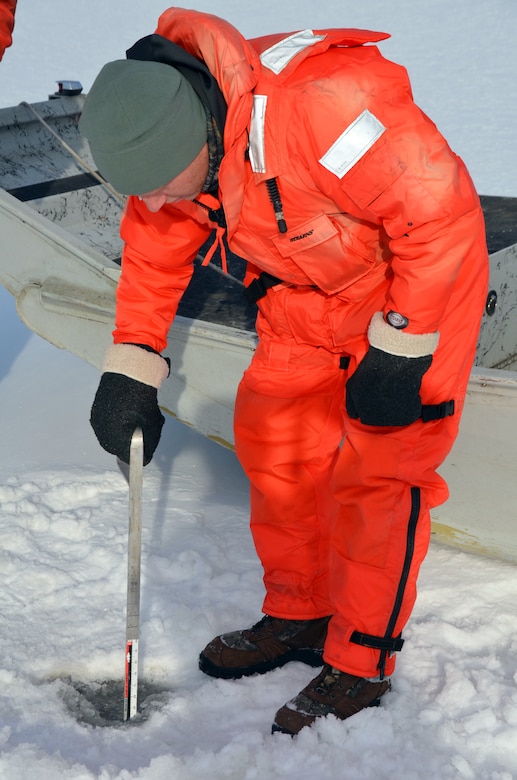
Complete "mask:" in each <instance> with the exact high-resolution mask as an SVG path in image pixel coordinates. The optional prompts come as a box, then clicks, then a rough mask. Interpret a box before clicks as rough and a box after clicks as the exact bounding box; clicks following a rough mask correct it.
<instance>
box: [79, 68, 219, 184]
mask: <svg viewBox="0 0 517 780" xmlns="http://www.w3.org/2000/svg"><path fill="white" fill-rule="evenodd" d="M79 128H80V130H81V132H82V133H83V135H85V136H86V138H87V139H88V142H89V144H90V150H91V153H92V157H93V159H94V161H95V164H96V166H97V167H98V169H99V171H100V173H101V174H102V176H103V177H104V178H105V179H106V180H107V181H109V182H110V184H112V185H113V187H114V188H115V189H116V190H117V191H118V192H120V193H121V194H123V195H144V194H146V193H148V192H152V191H153V190H157V189H159V188H160V187H163V185H164V184H167V183H168V182H169V181H172V179H174V178H176V176H178V174H180V173H181V172H182V171H184V170H185V168H187V167H188V166H189V165H190V163H191V162H192V161H193V160H194V158H195V157H197V155H198V154H199V152H200V151H201V149H202V147H203V145H204V144H205V143H206V142H207V117H206V112H205V109H204V107H203V104H202V103H201V101H200V99H199V98H198V96H197V95H196V93H195V91H194V89H193V88H192V87H191V85H190V84H189V82H188V81H187V80H186V79H185V78H184V77H183V76H182V75H181V74H180V73H179V72H178V71H177V70H176V69H175V68H172V67H171V66H170V65H164V64H162V63H161V62H145V61H141V60H115V62H109V63H108V64H107V65H105V66H104V67H103V68H102V70H101V71H100V73H99V75H98V76H97V78H96V79H95V81H94V83H93V86H92V88H91V90H90V92H89V94H88V96H87V98H86V101H85V104H84V108H83V113H82V117H81V120H80V122H79Z"/></svg>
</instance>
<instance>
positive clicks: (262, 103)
mask: <svg viewBox="0 0 517 780" xmlns="http://www.w3.org/2000/svg"><path fill="white" fill-rule="evenodd" d="M266 106H267V95H253V110H252V112H251V123H250V145H249V153H250V162H251V167H252V170H253V172H254V173H265V172H266V151H265V148H264V127H265V124H266Z"/></svg>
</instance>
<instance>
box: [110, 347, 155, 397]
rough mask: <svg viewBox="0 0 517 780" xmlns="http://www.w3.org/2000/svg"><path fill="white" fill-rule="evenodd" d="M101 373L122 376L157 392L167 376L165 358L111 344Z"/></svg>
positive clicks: (136, 348)
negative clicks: (148, 386) (153, 388)
mask: <svg viewBox="0 0 517 780" xmlns="http://www.w3.org/2000/svg"><path fill="white" fill-rule="evenodd" d="M102 371H103V373H108V372H109V373H111V374H124V375H125V376H128V377H130V378H131V379H136V381H137V382H142V384H144V385H150V386H151V387H155V388H156V389H157V390H158V388H159V387H160V385H161V383H162V382H163V380H164V379H166V378H167V377H168V376H169V366H168V365H167V361H166V360H165V358H162V356H161V355H158V354H157V353H156V352H147V351H146V350H145V349H142V348H141V347H136V346H134V345H133V344H112V345H111V346H109V347H108V349H107V350H106V353H105V355H104V363H103V365H102Z"/></svg>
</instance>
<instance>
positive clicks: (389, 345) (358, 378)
mask: <svg viewBox="0 0 517 780" xmlns="http://www.w3.org/2000/svg"><path fill="white" fill-rule="evenodd" d="M368 340H369V342H370V346H369V348H368V351H367V353H366V355H365V356H364V358H363V359H362V361H361V362H360V363H359V365H358V366H357V368H356V370H355V371H354V373H353V374H352V375H351V376H350V378H349V379H348V382H347V384H346V409H347V412H348V415H349V417H351V418H353V419H359V420H360V421H361V422H362V423H363V425H376V426H391V425H393V426H403V425H410V424H411V423H413V422H415V421H416V420H418V419H419V417H420V416H421V414H422V401H421V398H420V386H421V384H422V378H423V376H424V374H425V372H426V371H427V370H428V369H429V367H430V366H431V363H432V360H433V353H434V351H435V350H436V347H437V346H438V340H439V333H424V334H421V335H417V334H413V333H404V331H403V330H399V329H397V328H395V327H393V326H392V325H390V324H389V323H387V322H386V321H385V320H384V317H383V315H382V312H377V313H376V314H374V316H373V317H372V321H371V323H370V327H369V328H368Z"/></svg>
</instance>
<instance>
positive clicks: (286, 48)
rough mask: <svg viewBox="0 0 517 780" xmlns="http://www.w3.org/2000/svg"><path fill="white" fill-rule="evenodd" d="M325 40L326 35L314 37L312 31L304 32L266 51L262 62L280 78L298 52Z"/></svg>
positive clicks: (261, 56)
mask: <svg viewBox="0 0 517 780" xmlns="http://www.w3.org/2000/svg"><path fill="white" fill-rule="evenodd" d="M324 39H325V36H324V35H314V33H313V32H312V30H302V31H301V32H297V33H294V34H293V35H290V36H289V37H288V38H283V39H282V40H281V41H279V42H278V43H275V45H274V46H271V47H270V48H269V49H266V51H264V52H262V54H261V55H260V61H261V63H262V65H263V66H264V67H265V68H268V69H269V70H272V71H273V73H275V74H276V75H277V76H278V74H279V73H281V71H283V69H284V68H285V67H286V65H288V64H289V63H290V62H291V60H292V59H293V57H295V56H296V55H297V54H298V52H300V51H303V50H304V49H306V48H307V46H314V44H315V43H318V41H323V40H324Z"/></svg>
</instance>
